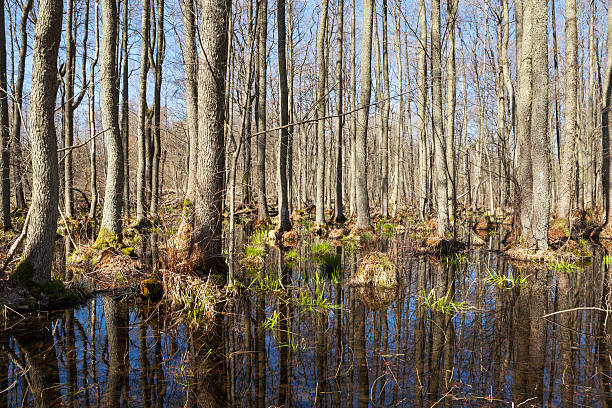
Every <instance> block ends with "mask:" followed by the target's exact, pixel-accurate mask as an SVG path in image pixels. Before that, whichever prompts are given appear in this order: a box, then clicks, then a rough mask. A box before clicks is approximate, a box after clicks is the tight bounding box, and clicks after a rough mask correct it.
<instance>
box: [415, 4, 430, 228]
mask: <svg viewBox="0 0 612 408" xmlns="http://www.w3.org/2000/svg"><path fill="white" fill-rule="evenodd" d="M417 58H418V61H419V66H418V73H417V75H418V79H417V81H418V93H417V132H418V134H419V203H418V204H419V207H418V208H419V215H420V217H421V219H422V220H424V219H425V218H426V216H427V207H428V206H429V203H428V200H427V173H428V169H427V13H426V10H425V0H419V47H418V57H417Z"/></svg>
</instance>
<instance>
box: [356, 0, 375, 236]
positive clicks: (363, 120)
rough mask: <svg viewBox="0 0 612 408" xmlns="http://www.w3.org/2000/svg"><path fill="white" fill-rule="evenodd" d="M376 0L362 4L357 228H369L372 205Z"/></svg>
mask: <svg viewBox="0 0 612 408" xmlns="http://www.w3.org/2000/svg"><path fill="white" fill-rule="evenodd" d="M373 16H374V0H364V2H363V31H362V40H361V93H360V96H359V112H358V113H357V129H356V137H355V142H356V149H355V153H356V155H355V178H356V183H357V186H356V187H357V191H356V201H357V228H360V229H366V228H370V203H369V199H368V184H367V168H366V166H367V164H366V163H367V161H366V154H367V147H366V140H367V135H368V116H369V115H370V106H369V105H370V97H371V92H372V22H373Z"/></svg>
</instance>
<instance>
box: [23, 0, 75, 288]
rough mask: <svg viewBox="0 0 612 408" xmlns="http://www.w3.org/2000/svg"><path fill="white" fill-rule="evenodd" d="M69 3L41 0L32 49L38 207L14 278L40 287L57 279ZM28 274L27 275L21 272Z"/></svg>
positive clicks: (32, 119)
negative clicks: (59, 110) (60, 58)
mask: <svg viewBox="0 0 612 408" xmlns="http://www.w3.org/2000/svg"><path fill="white" fill-rule="evenodd" d="M62 9H63V3H62V2H61V1H55V0H40V1H39V2H38V16H37V19H36V23H35V25H34V43H33V46H32V50H33V55H32V85H31V89H30V145H31V150H32V204H31V207H30V212H31V213H30V225H29V227H28V234H27V237H26V242H25V247H24V250H23V256H22V258H21V262H20V263H19V264H18V266H17V268H16V270H15V272H13V274H14V276H15V277H16V278H17V279H23V278H25V279H26V280H27V279H28V278H29V277H28V275H29V274H32V273H33V276H32V277H31V278H30V279H31V280H32V281H34V282H35V283H38V284H44V283H46V282H48V281H49V279H50V278H51V263H52V260H53V249H54V246H55V237H56V235H57V215H58V214H57V205H58V201H59V176H58V168H59V165H58V163H57V135H56V133H55V120H54V111H55V100H56V96H57V86H58V84H57V54H58V49H59V43H60V38H61V32H62ZM20 272H23V273H20Z"/></svg>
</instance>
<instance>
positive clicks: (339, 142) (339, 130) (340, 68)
mask: <svg viewBox="0 0 612 408" xmlns="http://www.w3.org/2000/svg"><path fill="white" fill-rule="evenodd" d="M337 13H338V17H337V25H338V34H337V38H336V42H337V45H336V73H337V76H338V85H337V87H336V116H337V118H336V205H335V210H334V218H335V219H336V222H338V223H343V222H344V221H345V220H346V218H345V217H344V207H343V203H342V201H343V199H342V192H343V184H342V167H343V158H342V154H343V153H342V146H343V143H344V141H343V137H344V136H343V131H344V115H343V109H342V105H343V104H344V64H343V62H342V55H343V54H344V48H343V47H344V43H343V39H344V1H343V0H338V10H337Z"/></svg>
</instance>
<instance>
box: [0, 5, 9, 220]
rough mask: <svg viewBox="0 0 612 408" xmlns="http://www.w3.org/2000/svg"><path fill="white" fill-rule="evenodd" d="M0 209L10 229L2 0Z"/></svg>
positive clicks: (0, 12) (0, 29)
mask: <svg viewBox="0 0 612 408" xmlns="http://www.w3.org/2000/svg"><path fill="white" fill-rule="evenodd" d="M0 139H1V140H0V141H1V143H2V144H1V146H0V148H1V149H2V152H1V154H0V177H1V180H0V207H1V208H0V211H2V214H1V217H2V220H1V225H0V228H2V229H5V230H6V229H11V178H10V177H11V175H10V159H11V155H10V146H11V144H10V128H9V113H8V96H7V82H6V31H5V30H4V2H3V3H2V4H0Z"/></svg>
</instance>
